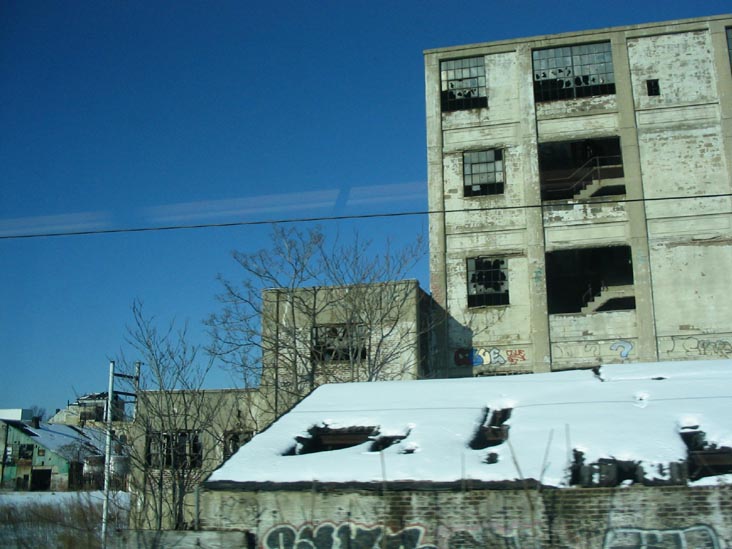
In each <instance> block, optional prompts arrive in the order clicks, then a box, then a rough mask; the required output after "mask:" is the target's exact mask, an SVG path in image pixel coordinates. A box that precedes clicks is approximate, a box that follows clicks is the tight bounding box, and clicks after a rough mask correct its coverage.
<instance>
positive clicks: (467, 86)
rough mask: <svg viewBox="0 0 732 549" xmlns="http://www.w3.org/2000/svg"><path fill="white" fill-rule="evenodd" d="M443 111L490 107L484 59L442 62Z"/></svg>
mask: <svg viewBox="0 0 732 549" xmlns="http://www.w3.org/2000/svg"><path fill="white" fill-rule="evenodd" d="M440 81H441V86H442V89H441V93H440V98H441V103H442V110H443V111H458V110H463V109H478V108H481V107H486V106H488V97H487V93H486V87H485V63H484V61H483V58H482V57H470V58H468V59H451V60H450V61H441V62H440Z"/></svg>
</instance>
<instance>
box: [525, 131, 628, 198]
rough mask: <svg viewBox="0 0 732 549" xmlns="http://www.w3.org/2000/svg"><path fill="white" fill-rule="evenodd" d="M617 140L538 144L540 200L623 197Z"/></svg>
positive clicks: (609, 138)
mask: <svg viewBox="0 0 732 549" xmlns="http://www.w3.org/2000/svg"><path fill="white" fill-rule="evenodd" d="M623 177H624V172H623V157H622V154H621V149H620V138H619V137H603V138H595V139H582V140H579V141H553V142H549V143H539V179H540V182H541V199H542V200H570V199H585V198H595V197H600V196H609V195H617V194H625V180H624V179H623Z"/></svg>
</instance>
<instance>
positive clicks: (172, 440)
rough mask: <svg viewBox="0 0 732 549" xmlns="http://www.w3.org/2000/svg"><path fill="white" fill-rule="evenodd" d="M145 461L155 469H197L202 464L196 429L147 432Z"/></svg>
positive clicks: (201, 450)
mask: <svg viewBox="0 0 732 549" xmlns="http://www.w3.org/2000/svg"><path fill="white" fill-rule="evenodd" d="M145 462H146V463H147V465H149V466H150V467H152V468H155V469H197V468H200V467H201V465H202V464H203V446H202V445H201V441H200V438H199V433H198V431H192V430H181V431H174V432H171V433H161V432H152V433H148V435H147V440H146V443H145Z"/></svg>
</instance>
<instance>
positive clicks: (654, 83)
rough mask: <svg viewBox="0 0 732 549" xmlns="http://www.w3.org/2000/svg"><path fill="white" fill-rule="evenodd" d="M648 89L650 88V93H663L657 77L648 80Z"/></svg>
mask: <svg viewBox="0 0 732 549" xmlns="http://www.w3.org/2000/svg"><path fill="white" fill-rule="evenodd" d="M646 89H647V90H648V95H661V87H660V86H659V85H658V79H657V78H653V79H651V80H646Z"/></svg>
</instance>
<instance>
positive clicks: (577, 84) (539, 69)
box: [532, 42, 615, 102]
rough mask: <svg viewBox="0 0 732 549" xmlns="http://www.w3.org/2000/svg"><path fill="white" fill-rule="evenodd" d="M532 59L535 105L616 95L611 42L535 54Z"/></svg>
mask: <svg viewBox="0 0 732 549" xmlns="http://www.w3.org/2000/svg"><path fill="white" fill-rule="evenodd" d="M532 59H533V67H534V98H535V100H536V101H537V102H540V101H555V100H558V99H573V98H577V97H591V96H595V95H610V94H614V93H615V75H614V73H613V59H612V53H611V48H610V42H601V43H598V44H584V45H579V46H562V47H558V48H547V49H541V50H534V51H533V52H532Z"/></svg>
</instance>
